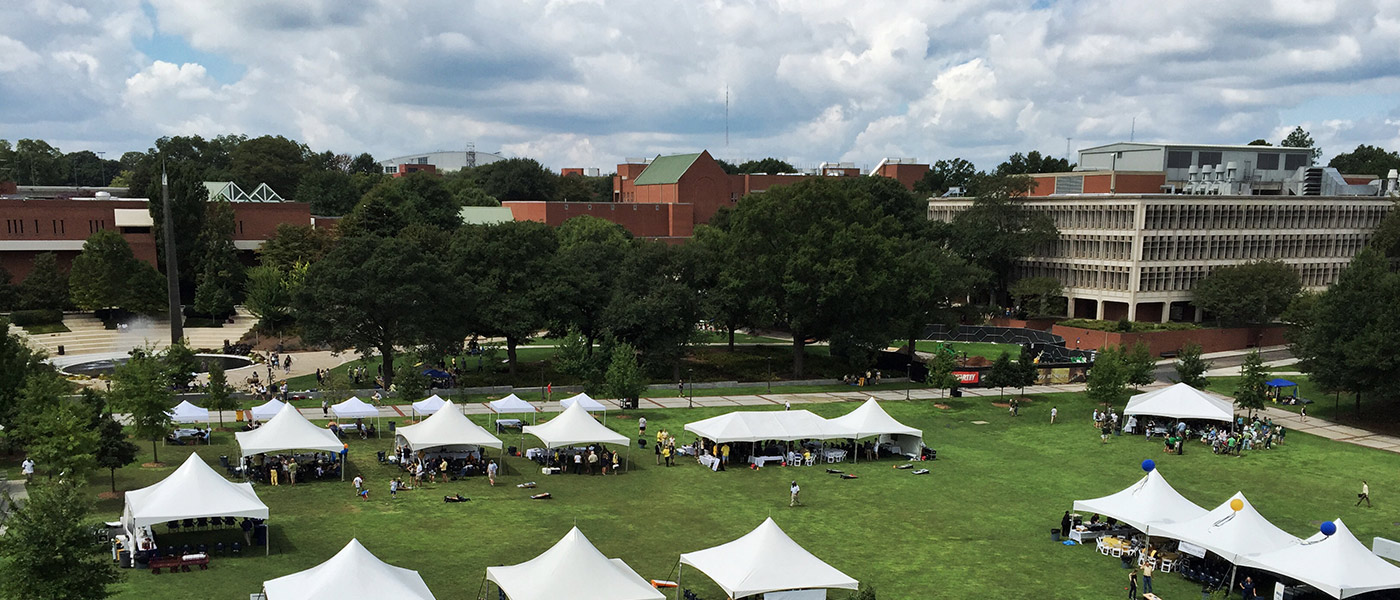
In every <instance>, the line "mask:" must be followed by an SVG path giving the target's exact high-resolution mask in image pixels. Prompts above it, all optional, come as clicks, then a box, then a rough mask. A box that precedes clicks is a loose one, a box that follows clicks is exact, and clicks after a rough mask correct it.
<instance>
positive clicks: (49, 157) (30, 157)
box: [9, 139, 72, 185]
mask: <svg viewBox="0 0 1400 600" xmlns="http://www.w3.org/2000/svg"><path fill="white" fill-rule="evenodd" d="M9 160H10V161H11V162H12V163H13V164H12V165H11V167H10V173H11V174H12V175H14V178H15V183H18V184H19V185H64V184H66V183H68V182H69V181H71V180H72V178H71V177H70V174H69V169H68V161H66V160H64V158H63V152H62V151H60V150H59V149H58V148H55V147H53V146H51V145H49V143H48V142H45V141H44V140H31V139H21V140H19V141H18V142H15V147H14V151H13V152H11V153H10V158H9Z"/></svg>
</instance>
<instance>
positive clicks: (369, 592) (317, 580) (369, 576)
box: [263, 539, 434, 600]
mask: <svg viewBox="0 0 1400 600" xmlns="http://www.w3.org/2000/svg"><path fill="white" fill-rule="evenodd" d="M263 591H264V592H265V593H266V594H267V600H378V599H380V598H393V599H394V600H434V599H433V593H432V592H431V591H429V590H428V584H426V583H423V577H422V576H421V575H419V574H418V571H413V570H409V569H404V568H402V567H395V566H393V565H391V564H389V563H386V562H384V561H382V560H379V558H378V557H376V556H375V555H373V554H370V552H369V550H366V549H365V547H364V546H363V545H361V544H360V540H357V539H352V540H350V543H349V544H346V545H345V548H343V549H341V551H340V552H337V553H336V554H335V556H332V557H331V558H330V560H327V561H326V562H323V563H321V564H319V565H316V566H314V567H311V568H310V569H307V570H305V571H302V572H300V573H292V574H291V575H286V576H283V577H278V578H276V579H270V580H268V581H264V582H263Z"/></svg>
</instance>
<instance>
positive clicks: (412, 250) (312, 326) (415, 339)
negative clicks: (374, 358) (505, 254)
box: [292, 236, 465, 386]
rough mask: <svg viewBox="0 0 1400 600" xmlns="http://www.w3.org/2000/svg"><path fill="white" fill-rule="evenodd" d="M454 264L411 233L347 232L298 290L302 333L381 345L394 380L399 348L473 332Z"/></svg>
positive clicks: (365, 348)
mask: <svg viewBox="0 0 1400 600" xmlns="http://www.w3.org/2000/svg"><path fill="white" fill-rule="evenodd" d="M446 272H448V270H447V267H446V265H444V264H443V262H442V261H441V260H440V259H439V258H438V257H437V256H436V255H433V254H429V253H425V252H424V251H423V250H422V248H420V247H419V246H418V245H417V244H415V243H413V242H411V241H408V240H403V239H398V238H378V237H368V236H361V237H351V238H344V239H341V240H340V243H338V244H336V246H335V248H334V249H332V250H331V252H330V253H329V254H327V255H326V257H325V258H324V259H322V260H320V261H319V262H317V263H316V264H313V265H311V266H310V267H309V268H308V269H307V272H306V279H305V282H304V283H303V284H302V285H301V286H299V287H298V288H297V290H296V291H295V292H294V293H293V297H292V306H293V307H294V311H295V317H296V320H297V322H298V323H299V324H300V325H301V328H302V338H303V339H304V340H306V341H307V342H309V343H312V344H327V345H329V346H331V347H332V348H334V349H336V350H347V349H350V348H354V349H356V350H358V351H359V352H360V354H361V355H363V356H370V355H371V353H373V352H376V351H377V352H378V353H379V355H380V356H381V357H382V358H383V359H384V380H385V385H386V386H387V385H388V384H390V383H392V382H393V378H394V356H395V354H396V353H397V348H399V347H406V346H415V345H422V344H427V343H429V342H430V341H432V340H436V339H453V338H455V339H456V341H457V343H458V344H460V343H461V340H462V339H464V338H465V331H464V326H465V324H464V322H463V320H462V311H461V310H460V308H461V307H460V305H459V304H457V298H458V290H457V289H456V287H455V285H454V282H453V281H452V279H451V278H449V277H444V273H446Z"/></svg>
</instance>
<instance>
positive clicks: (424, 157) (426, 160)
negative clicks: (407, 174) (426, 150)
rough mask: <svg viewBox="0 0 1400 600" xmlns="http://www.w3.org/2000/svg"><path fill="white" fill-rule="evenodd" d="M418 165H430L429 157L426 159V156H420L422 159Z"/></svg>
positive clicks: (419, 159)
mask: <svg viewBox="0 0 1400 600" xmlns="http://www.w3.org/2000/svg"><path fill="white" fill-rule="evenodd" d="M418 164H420V165H426V164H428V157H426V156H420V157H418Z"/></svg>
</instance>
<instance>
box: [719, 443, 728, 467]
mask: <svg viewBox="0 0 1400 600" xmlns="http://www.w3.org/2000/svg"><path fill="white" fill-rule="evenodd" d="M719 452H720V462H722V463H724V464H726V465H727V464H729V444H725V445H724V446H722V447H720V449H719Z"/></svg>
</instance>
